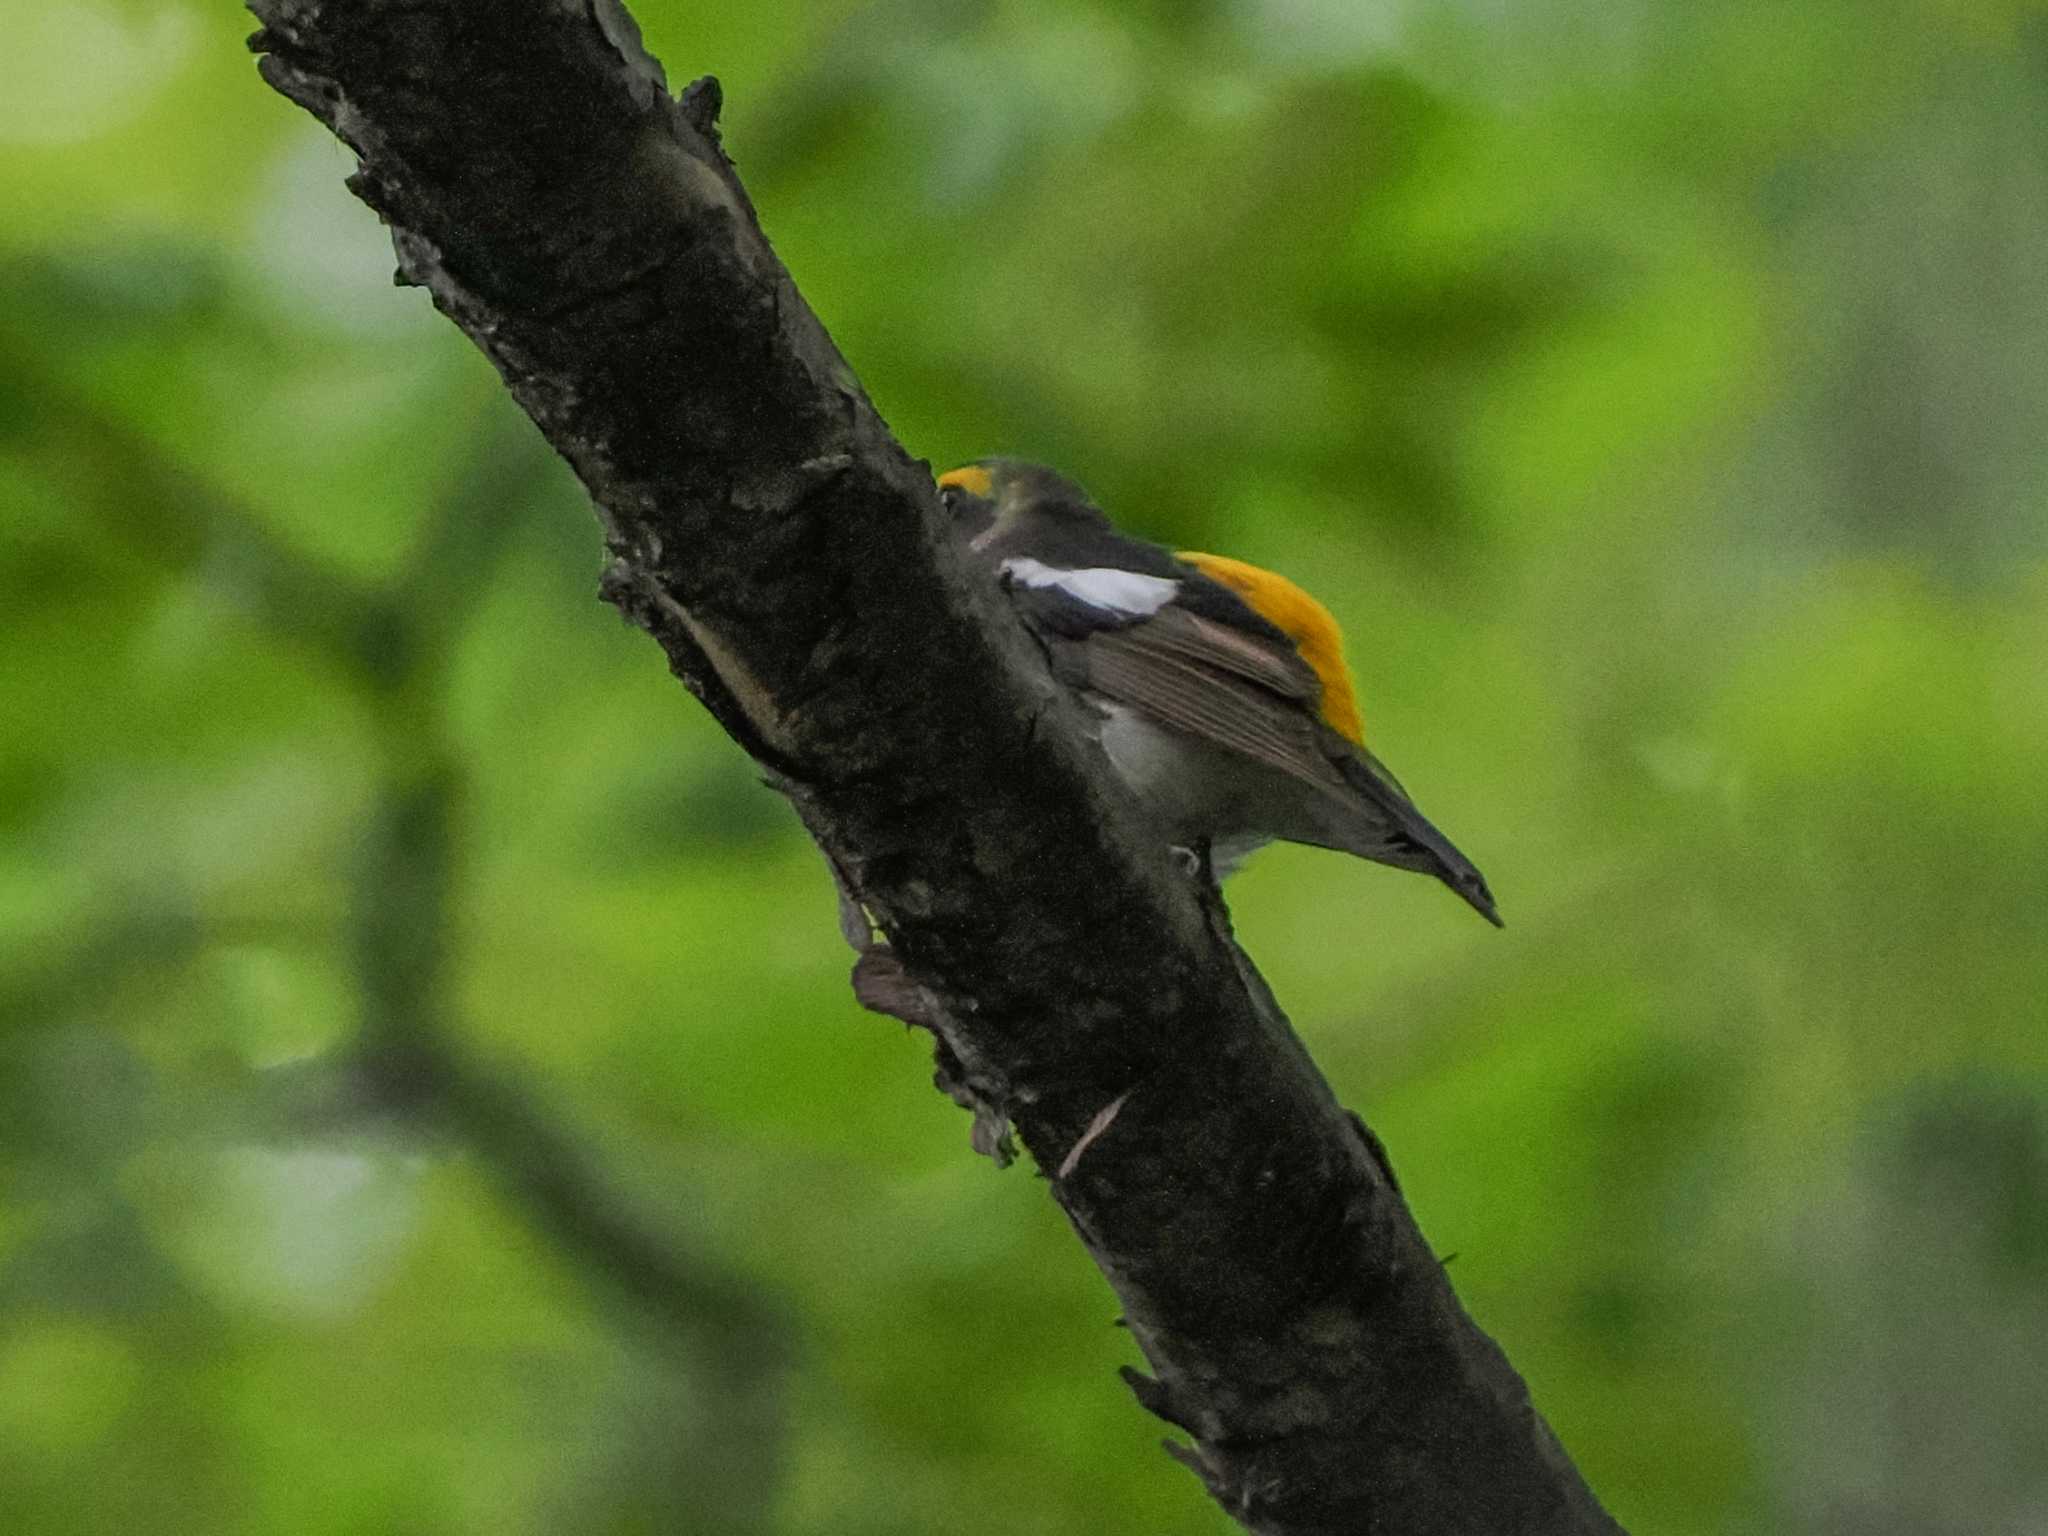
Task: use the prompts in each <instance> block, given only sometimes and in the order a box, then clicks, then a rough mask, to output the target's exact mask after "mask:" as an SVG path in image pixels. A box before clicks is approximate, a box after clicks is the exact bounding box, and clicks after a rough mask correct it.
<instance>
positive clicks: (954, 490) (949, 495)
mask: <svg viewBox="0 0 2048 1536" xmlns="http://www.w3.org/2000/svg"><path fill="white" fill-rule="evenodd" d="M962 494H963V492H962V491H961V489H960V487H959V486H957V485H942V486H940V487H939V500H940V501H941V502H943V503H945V507H946V510H947V511H948V512H958V511H959V510H960V498H961V496H962Z"/></svg>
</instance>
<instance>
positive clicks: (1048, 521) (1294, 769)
mask: <svg viewBox="0 0 2048 1536" xmlns="http://www.w3.org/2000/svg"><path fill="white" fill-rule="evenodd" d="M938 483H939V490H940V494H941V495H942V496H943V497H944V499H945V502H946V506H947V509H948V510H949V511H950V512H951V513H952V515H953V519H954V526H955V529H956V530H957V532H958V533H959V535H960V536H961V537H962V538H963V539H964V540H965V542H966V544H967V546H968V548H969V549H970V550H972V551H973V552H974V554H975V555H976V556H977V557H978V558H980V559H981V560H983V561H985V562H986V563H987V564H988V565H989V566H990V567H991V568H992V569H993V570H994V571H995V572H996V573H997V575H998V576H999V578H1000V579H1001V581H1002V583H1003V585H1004V587H1005V588H1006V589H1007V591H1008V592H1009V594H1010V596H1011V598H1012V599H1013V601H1014V602H1015V604H1016V607H1017V611H1018V612H1019V613H1020V614H1021V615H1022V616H1023V619H1024V623H1025V625H1026V627H1028V628H1029V629H1030V630H1031V632H1032V634H1033V635H1035V636H1036V637H1037V639H1038V641H1039V643H1040V644H1041V645H1042V646H1044V648H1045V651H1046V655H1047V656H1048V657H1049V658H1050V660H1051V663H1052V668H1053V672H1054V675H1055V676H1057V677H1058V678H1060V679H1061V681H1063V682H1065V683H1067V684H1069V685H1070V686H1072V687H1073V688H1075V689H1076V690H1077V691H1078V692H1079V693H1080V694H1081V696H1082V698H1084V699H1085V700H1086V701H1087V702H1088V704H1089V705H1090V706H1091V708H1092V710H1093V714H1094V718H1095V719H1096V720H1097V722H1098V730H1097V740H1098V741H1099V742H1100V744H1101V746H1102V750H1103V753H1104V754H1105V755H1106V756H1107V757H1108V758H1109V761H1110V764H1111V766H1112V767H1114V768H1115V769H1116V771H1117V773H1118V775H1119V776H1120V777H1121V778H1122V779H1123V780H1124V781H1125V782H1126V783H1127V784H1128V785H1129V786H1130V787H1131V789H1132V791H1133V792H1134V793H1135V794H1136V795H1137V796H1138V799H1139V800H1140V801H1141V802H1142V803H1143V804H1144V805H1145V806H1146V807H1147V808H1149V809H1150V810H1151V812H1152V813H1153V814H1154V815H1155V816H1156V817H1157V818H1158V820H1159V822H1160V824H1161V827H1162V829H1163V830H1164V832H1165V833H1166V835H1167V837H1168V838H1169V839H1170V840H1171V841H1172V842H1173V843H1174V844H1175V845H1177V846H1180V847H1185V848H1188V849H1190V850H1194V851H1196V852H1198V853H1206V855H1207V856H1208V859H1209V861H1210V865H1211V867H1212V868H1213V869H1214V871H1215V873H1216V874H1217V876H1218V877H1219V878H1220V877H1222V876H1224V875H1227V874H1228V873H1230V871H1231V870H1232V869H1233V868H1234V867H1235V866H1236V865H1237V864H1238V863H1240V862H1241V861H1242V860H1243V859H1245V858H1246V857H1247V856H1248V855H1250V854H1251V853H1253V852H1255V851H1256V850H1257V849H1259V848H1261V847H1263V846H1265V845H1266V844H1267V843H1269V842H1273V841H1275V840H1276V839H1277V840H1280V841H1284V842H1292V843H1313V844H1315V845H1317V846H1319V847H1324V848H1336V849H1340V850H1342V851H1343V852H1346V853H1355V854H1357V855H1358V856H1359V857H1361V858H1366V859H1372V860H1374V861H1376V862H1378V863H1381V864H1391V865H1393V866H1394V867H1395V868H1397V869H1412V870H1416V871H1419V872H1420V873H1422V874H1426V875H1434V876H1436V878H1437V879H1439V880H1441V881H1443V883H1444V884H1445V885H1448V886H1449V887H1450V888H1451V889H1452V890H1454V891H1456V892H1457V893H1458V894H1459V895H1460V896H1462V897H1464V898H1465V900H1466V901H1468V902H1470V903H1471V904H1472V906H1473V907H1474V908H1475V909H1476V910H1477V911H1478V913H1479V915H1480V916H1482V917H1484V918H1485V919H1486V920H1487V921H1488V922H1490V923H1492V924H1494V925H1495V926H1496V927H1498V926H1500V914H1499V913H1498V912H1497V911H1495V910H1494V903H1493V894H1492V892H1490V891H1488V890H1487V888H1486V881H1485V880H1484V879H1483V878H1481V876H1480V874H1479V871H1478V870H1477V869H1475V868H1473V867H1472V863H1471V861H1470V860H1469V859H1467V858H1466V857H1465V856H1464V855H1463V854H1462V853H1460V852H1458V850H1457V849H1456V848H1454V847H1452V846H1451V841H1450V839H1449V838H1447V837H1445V836H1444V835H1443V834H1442V833H1441V832H1439V831H1437V829H1436V828H1435V827H1433V826H1431V825H1430V823H1429V822H1428V820H1427V819H1426V818H1425V817H1424V816H1423V814H1422V813H1421V812H1420V811H1419V810H1417V809H1416V808H1415V802H1414V801H1412V800H1410V799H1409V798H1408V794H1407V792H1406V791H1405V790H1403V789H1402V788H1401V786H1400V784H1399V783H1398V782H1397V781H1396V780H1395V778H1394V776H1393V775H1392V774H1391V773H1389V772H1388V771H1387V769H1386V767H1385V765H1384V764H1382V763H1381V762H1380V760H1379V759H1378V758H1376V757H1374V756H1373V755H1372V753H1371V752H1369V751H1367V750H1366V747H1365V741H1364V738H1363V735H1362V729H1361V725H1360V721H1359V713H1358V700H1357V697H1356V695H1355V694H1354V693H1353V691H1352V686H1351V673H1350V669H1349V668H1347V667H1346V666H1345V664H1344V652H1343V635H1342V633H1341V631H1339V629H1338V628H1337V621H1336V620H1335V619H1333V618H1332V617H1331V616H1330V613H1329V610H1328V609H1326V608H1324V607H1323V605H1322V604H1321V603H1319V602H1317V601H1316V600H1315V599H1314V598H1312V597H1310V596H1309V595H1308V594H1307V593H1306V592H1304V591H1302V590H1301V588H1299V587H1297V586H1296V585H1295V584H1294V583H1293V582H1291V581H1289V580H1287V578H1286V577H1284V576H1276V575H1275V574H1273V572H1271V571H1265V570H1261V569H1259V568H1258V567H1257V566H1255V565H1247V564H1245V563H1244V562H1243V561H1241V560H1231V559H1226V558H1225V557H1223V556H1221V555H1204V554H1197V553H1194V552H1192V551H1187V550H1183V551H1181V552H1179V553H1177V554H1176V553H1174V552H1172V551H1169V550H1167V549H1164V548H1162V547H1160V546H1159V545H1157V544H1148V543H1146V542H1145V541H1144V540H1142V539H1134V538H1131V537H1129V536H1128V535H1125V534H1122V533H1119V532H1118V531H1117V530H1116V528H1115V527H1114V526H1112V525H1111V523H1110V521H1109V518H1108V516H1107V514H1105V513H1104V512H1103V510H1102V509H1101V508H1100V507H1098V506H1096V505H1095V503H1094V502H1093V501H1091V500H1090V499H1089V497H1088V493H1087V492H1085V491H1084V490H1082V489H1081V487H1079V486H1078V485H1076V484H1074V482H1073V481H1071V480H1068V479H1066V478H1064V477H1063V476H1061V475H1058V474H1055V473H1054V472H1053V471H1051V470H1049V469H1045V468H1043V467H1041V466H1039V465H1036V464H1027V463H1024V462H1022V461H1021V460H1017V459H1005V458H991V459H979V460H977V461H975V462H974V463H972V464H966V465H963V466H961V467H960V468H958V469H955V470H951V471H948V472H947V473H946V474H943V475H941V476H939V482H938Z"/></svg>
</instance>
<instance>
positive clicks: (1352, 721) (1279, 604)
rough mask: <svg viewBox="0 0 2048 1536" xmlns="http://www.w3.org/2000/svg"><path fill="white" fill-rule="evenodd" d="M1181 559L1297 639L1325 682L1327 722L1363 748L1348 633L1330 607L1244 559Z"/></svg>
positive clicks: (1184, 554)
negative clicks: (1346, 647)
mask: <svg viewBox="0 0 2048 1536" xmlns="http://www.w3.org/2000/svg"><path fill="white" fill-rule="evenodd" d="M1177 558H1179V559H1182V560H1185V561H1186V562H1187V563H1188V564H1189V565H1192V566H1193V567H1194V568H1195V569H1196V570H1198V571H1200V572H1201V573H1202V574H1203V575H1204V576H1207V577H1208V578H1209V579H1210V580H1211V581H1218V582H1221V583H1222V584H1223V585H1224V586H1226V587H1228V588H1230V590H1231V591H1233V592H1235V593H1236V594H1237V595H1238V596H1239V597H1241V598H1243V599H1244V601H1245V605H1246V606H1247V607H1249V608H1250V609H1251V610H1252V612H1254V613H1256V614H1257V615H1258V616H1259V617H1260V618H1262V619H1264V620H1265V621H1266V622H1267V623H1268V624H1271V625H1272V626H1273V627H1274V628H1275V629H1277V630H1279V631H1280V633H1282V634H1283V635H1285V636H1286V637H1287V638H1288V639H1290V640H1292V641H1293V642H1294V648H1295V649H1296V650H1297V651H1299V652H1301V659H1302V660H1303V661H1305V662H1307V663H1308V664H1309V665H1310V666H1311V667H1313V668H1314V669H1315V674H1316V677H1317V679H1318V680H1319V681H1320V682H1321V683H1322V685H1323V710H1322V713H1323V723H1324V724H1325V725H1327V726H1329V728H1330V729H1331V730H1333V731H1335V732H1336V733H1337V734H1338V735H1339V736H1342V737H1343V738H1345V740H1347V741H1354V742H1356V743H1358V745H1360V746H1364V745H1365V722H1364V721H1363V720H1361V719H1360V718H1359V713H1358V694H1357V692H1356V690H1355V689H1353V687H1352V685H1351V669H1350V668H1349V667H1348V666H1346V665H1345V664H1344V632H1343V631H1342V630H1340V629H1338V627H1337V621H1336V620H1335V619H1334V618H1332V617H1331V616H1330V610H1329V609H1327V608H1325V607H1324V606H1323V605H1322V604H1321V603H1319V602H1317V601H1316V600H1315V599H1314V598H1312V597H1310V596H1309V595H1308V594H1307V593H1306V592H1304V591H1302V590H1301V588H1299V587H1297V586H1296V585H1295V584H1294V583H1293V582H1291V581H1289V580H1288V579H1287V578H1286V577H1285V576H1276V575H1274V574H1273V572H1271V571H1262V570H1260V569H1259V568H1258V567H1257V566H1256V565H1247V564H1246V563H1245V562H1244V561H1242V560H1232V559H1229V558H1228V557H1227V556H1224V555H1204V554H1198V553H1196V552H1195V551H1193V550H1186V549H1184V550H1180V551H1178V552H1177Z"/></svg>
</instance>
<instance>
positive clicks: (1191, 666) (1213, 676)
mask: <svg viewBox="0 0 2048 1536" xmlns="http://www.w3.org/2000/svg"><path fill="white" fill-rule="evenodd" d="M1079 646H1080V650H1081V657H1080V661H1081V666H1082V668H1083V670H1084V672H1085V678H1086V682H1087V685H1088V686H1089V687H1091V688H1093V689H1095V690H1096V691H1097V692H1099V693H1101V694H1103V695H1105V696H1107V697H1109V698H1112V699H1115V700H1117V701H1118V702H1119V703H1122V704H1126V705H1128V706H1130V707H1131V708H1133V709H1136V710H1138V711H1139V712H1140V713H1142V714H1145V715H1149V716H1150V717H1151V718H1153V719H1154V720H1157V721H1158V722H1159V723H1160V724H1162V725H1165V726H1170V727H1171V728H1173V729H1175V730H1179V731H1185V732H1187V733H1188V734H1189V735H1191V736H1194V737H1197V738H1199V739H1201V740H1203V741H1206V742H1208V743H1210V744H1211V745H1213V746H1217V747H1221V748H1223V749H1225V750H1227V751H1231V752H1236V753H1239V754H1241V755H1243V756H1244V757H1247V758H1250V759H1253V760H1254V761H1256V762H1260V763H1263V764H1265V765H1267V766H1268V767H1272V768H1277V769H1279V770H1280V771H1281V772H1282V773H1285V774H1288V775H1290V776H1291V777H1293V778H1296V779H1298V780H1300V781H1301V782H1302V783H1304V784H1308V785H1312V786H1314V787H1315V788H1317V789H1321V790H1324V791H1326V792H1327V793H1330V794H1332V795H1337V796H1346V795H1347V791H1348V786H1347V784H1346V782H1345V780H1344V778H1343V776H1342V774H1341V773H1340V772H1339V771H1338V770H1337V768H1336V766H1335V764H1333V763H1332V761H1331V759H1330V757H1329V755H1328V753H1327V751H1326V750H1325V745H1324V738H1325V737H1326V736H1327V734H1328V733H1327V731H1326V730H1325V729H1324V728H1323V727H1321V726H1320V725H1319V724H1318V722H1317V720H1316V718H1315V714H1314V710H1315V701H1316V699H1317V698H1318V697H1319V696H1320V695H1319V690H1320V688H1321V684H1320V683H1319V682H1318V681H1317V679H1316V675H1315V673H1314V672H1313V671H1311V670H1310V668H1309V667H1308V665H1307V664H1306V663H1305V662H1303V661H1302V660H1301V658H1300V657H1299V656H1297V655H1296V654H1295V653H1294V651H1293V649H1292V648H1291V647H1289V646H1287V645H1286V644H1285V642H1284V641H1283V642H1281V643H1280V644H1277V645H1276V644H1274V643H1273V642H1271V641H1268V640H1265V639H1262V638H1260V637H1257V636H1253V635H1247V634H1244V633H1242V632H1241V631H1239V630H1236V629H1234V628H1233V627H1231V626H1229V625H1225V624H1220V623H1217V622H1216V621H1215V620H1212V619H1205V618H1203V617H1201V616H1200V615H1199V614H1194V613H1189V612H1188V611H1186V610H1185V609H1183V608H1180V607H1178V606H1169V607H1166V608H1163V609H1161V610H1160V611H1159V612H1158V613H1156V614H1153V615H1151V616H1150V617H1148V618H1146V619H1144V620H1142V621H1141V622H1138V623H1134V624H1126V625H1124V626H1122V627H1121V628H1115V629H1111V628H1099V629H1097V630H1095V631H1094V632H1092V633H1090V634H1089V635H1088V636H1087V637H1086V638H1085V639H1083V640H1081V641H1080V642H1079Z"/></svg>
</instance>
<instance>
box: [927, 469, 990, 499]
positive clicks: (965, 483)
mask: <svg viewBox="0 0 2048 1536" xmlns="http://www.w3.org/2000/svg"><path fill="white" fill-rule="evenodd" d="M939 484H940V485H942V486H944V485H957V486H959V487H960V489H961V490H963V491H965V492H966V493H967V494H968V495H970V496H986V495H988V493H989V492H990V491H991V490H992V489H993V488H994V482H993V481H992V480H990V479H989V474H988V471H987V470H985V469H983V468H982V467H981V466H980V465H979V464H962V465H961V466H960V467H959V468H958V469H949V470H947V471H946V472H945V473H944V474H943V475H941V476H939Z"/></svg>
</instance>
